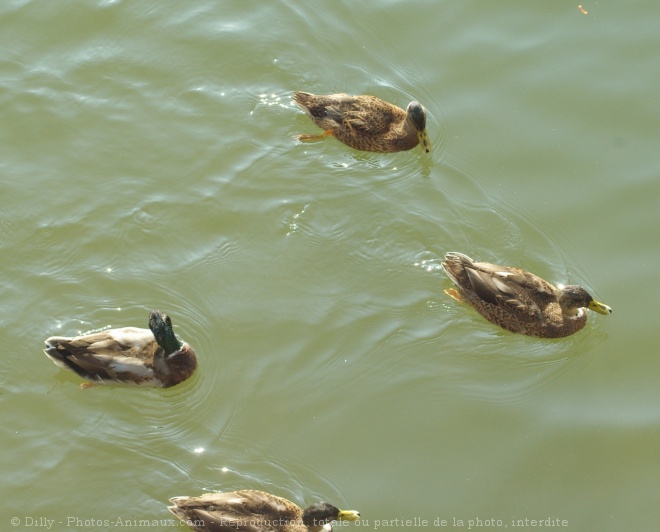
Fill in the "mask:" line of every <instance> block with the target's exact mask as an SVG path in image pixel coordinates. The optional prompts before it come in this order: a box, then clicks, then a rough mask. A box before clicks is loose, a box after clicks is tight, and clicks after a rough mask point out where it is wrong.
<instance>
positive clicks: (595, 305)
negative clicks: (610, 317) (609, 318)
mask: <svg viewBox="0 0 660 532" xmlns="http://www.w3.org/2000/svg"><path fill="white" fill-rule="evenodd" d="M588 308H589V310H593V311H594V312H598V314H605V315H607V314H612V309H611V308H610V307H608V306H607V305H605V304H604V303H601V302H600V301H596V300H595V299H594V300H592V301H591V303H589V307H588Z"/></svg>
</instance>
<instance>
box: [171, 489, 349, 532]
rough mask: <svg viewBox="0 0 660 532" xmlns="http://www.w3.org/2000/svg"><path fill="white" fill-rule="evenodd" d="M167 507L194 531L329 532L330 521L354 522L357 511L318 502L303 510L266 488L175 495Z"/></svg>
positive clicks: (330, 528) (330, 527)
mask: <svg viewBox="0 0 660 532" xmlns="http://www.w3.org/2000/svg"><path fill="white" fill-rule="evenodd" d="M170 502H171V503H172V504H173V506H168V507H167V508H168V509H169V510H170V512H172V513H173V514H174V515H176V516H177V517H178V518H179V519H180V520H181V521H183V522H184V523H186V524H187V525H188V526H189V527H190V528H192V529H193V530H196V531H197V532H241V531H242V532H321V531H325V532H329V531H331V530H332V524H331V523H332V521H356V520H357V519H359V517H360V514H359V513H358V512H356V511H353V510H340V509H339V508H337V507H335V506H333V505H332V504H328V503H326V502H321V503H317V504H313V505H311V506H308V507H307V508H305V509H304V510H303V509H302V508H300V507H299V506H298V505H297V504H294V503H292V502H291V501H289V500H287V499H284V498H282V497H277V496H276V495H272V494H270V493H266V492H265V491H258V490H239V491H229V492H225V493H206V494H204V495H200V496H199V497H174V498H172V499H170Z"/></svg>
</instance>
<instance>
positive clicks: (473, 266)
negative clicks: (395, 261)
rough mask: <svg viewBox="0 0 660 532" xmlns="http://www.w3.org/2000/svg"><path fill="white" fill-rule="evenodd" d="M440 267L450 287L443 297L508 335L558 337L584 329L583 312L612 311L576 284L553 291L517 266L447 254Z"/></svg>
mask: <svg viewBox="0 0 660 532" xmlns="http://www.w3.org/2000/svg"><path fill="white" fill-rule="evenodd" d="M442 267H443V268H444V270H445V272H447V275H448V276H449V277H450V278H451V280H452V281H453V282H454V284H455V285H456V289H454V288H448V289H446V290H445V292H446V293H447V294H448V295H449V296H451V297H452V298H454V299H455V300H457V301H462V302H465V303H468V304H469V305H471V306H473V307H474V308H475V309H476V310H477V312H479V314H481V315H482V316H483V317H484V318H486V319H487V320H488V321H490V322H491V323H494V324H495V325H499V326H500V327H502V328H504V329H507V330H508V331H511V332H514V333H520V334H527V335H529V336H539V337H542V338H561V337H563V336H569V335H571V334H573V333H575V332H577V331H579V330H580V329H582V328H583V327H584V326H585V324H586V323H587V309H590V310H593V311H594V312H597V313H599V314H610V313H611V312H612V309H611V308H610V307H608V306H607V305H605V304H603V303H600V302H598V301H595V300H594V298H593V297H591V295H590V294H589V293H588V292H587V291H586V290H585V289H584V288H583V287H581V286H578V285H569V286H564V287H562V288H557V287H555V286H553V285H552V284H550V283H549V282H547V281H545V280H543V279H541V278H540V277H537V276H536V275H534V274H532V273H530V272H527V271H525V270H521V269H519V268H510V267H508V266H497V265H495V264H490V263H488V262H475V261H473V260H472V259H471V258H470V257H468V256H467V255H463V254H462V253H458V252H451V253H447V254H446V255H445V260H444V261H443V263H442Z"/></svg>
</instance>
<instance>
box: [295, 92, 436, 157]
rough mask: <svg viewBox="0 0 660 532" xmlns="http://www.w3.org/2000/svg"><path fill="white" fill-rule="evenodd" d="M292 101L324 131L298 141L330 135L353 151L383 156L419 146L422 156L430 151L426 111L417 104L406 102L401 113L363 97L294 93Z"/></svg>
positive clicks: (393, 107) (383, 102)
mask: <svg viewBox="0 0 660 532" xmlns="http://www.w3.org/2000/svg"><path fill="white" fill-rule="evenodd" d="M293 99H294V100H295V101H296V103H297V104H298V105H299V106H300V107H301V108H302V109H303V110H304V111H305V112H306V113H307V114H308V115H309V117H310V118H311V119H312V121H313V122H314V123H315V124H316V125H317V126H319V127H320V128H322V129H324V130H325V131H324V133H322V134H321V135H298V137H297V138H298V140H301V141H309V140H319V139H322V138H324V137H327V136H330V135H333V136H335V137H337V139H338V140H340V141H341V142H343V143H344V144H346V145H348V146H350V147H351V148H355V149H356V150H364V151H373V152H381V153H386V152H396V151H404V150H410V149H412V148H414V147H415V146H417V145H418V144H420V145H421V146H422V149H423V150H424V151H425V152H426V153H428V152H430V151H431V143H430V141H429V137H428V134H427V133H426V110H425V109H424V107H422V105H421V104H420V103H419V102H416V101H413V102H410V103H409V104H408V108H407V109H406V110H405V111H404V110H403V109H400V108H399V107H397V106H396V105H393V104H391V103H388V102H386V101H383V100H381V99H380V98H376V97H375V96H367V95H362V96H351V95H349V94H328V95H315V94H310V93H308V92H294V93H293Z"/></svg>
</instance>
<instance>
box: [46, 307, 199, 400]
mask: <svg viewBox="0 0 660 532" xmlns="http://www.w3.org/2000/svg"><path fill="white" fill-rule="evenodd" d="M46 345H47V346H48V347H47V348H46V349H44V353H46V355H47V356H48V357H49V358H50V359H51V360H52V361H53V362H54V363H55V364H56V365H58V366H59V367H61V368H64V369H68V370H71V371H74V372H75V373H77V374H78V375H80V376H81V377H83V378H84V379H87V381H89V382H86V383H83V384H81V385H80V387H81V388H86V387H89V386H93V385H95V384H111V383H112V384H116V383H125V384H136V385H139V386H153V387H160V388H169V387H170V386H174V385H175V384H179V383H180V382H183V381H185V380H186V379H187V378H189V377H190V376H191V375H192V374H193V373H194V372H195V368H197V358H196V356H195V352H194V351H193V350H192V348H191V347H190V346H189V345H188V344H187V343H185V342H181V341H180V340H179V339H178V338H177V337H176V335H175V334H174V330H173V329H172V321H171V320H170V317H169V316H168V315H166V314H163V313H162V312H160V311H158V310H153V311H152V312H151V313H150V315H149V329H139V328H137V327H123V328H120V329H108V330H107V331H101V332H97V333H93V334H86V335H82V336H76V337H73V338H67V337H64V336H52V337H50V338H48V339H47V340H46Z"/></svg>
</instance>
